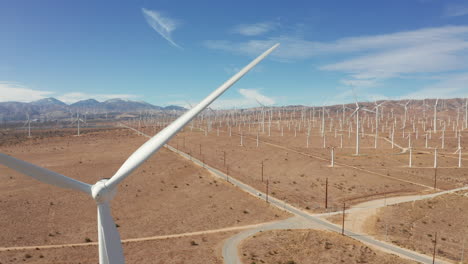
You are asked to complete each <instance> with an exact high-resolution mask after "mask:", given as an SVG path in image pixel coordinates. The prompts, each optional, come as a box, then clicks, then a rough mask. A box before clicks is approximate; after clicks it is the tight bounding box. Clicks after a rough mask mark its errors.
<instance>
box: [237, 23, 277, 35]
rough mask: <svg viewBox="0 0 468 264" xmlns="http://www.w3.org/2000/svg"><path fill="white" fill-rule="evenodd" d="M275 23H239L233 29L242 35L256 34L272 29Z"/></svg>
mask: <svg viewBox="0 0 468 264" xmlns="http://www.w3.org/2000/svg"><path fill="white" fill-rule="evenodd" d="M275 27H276V24H275V23H271V22H264V23H255V24H241V25H237V26H236V27H234V29H233V31H234V32H236V33H238V34H241V35H244V36H258V35H262V34H265V33H267V32H270V31H272V30H274V29H275Z"/></svg>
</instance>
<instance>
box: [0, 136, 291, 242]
mask: <svg viewBox="0 0 468 264" xmlns="http://www.w3.org/2000/svg"><path fill="white" fill-rule="evenodd" d="M144 140H145V138H143V137H141V136H137V135H135V133H133V132H131V131H129V130H127V129H122V130H109V131H102V132H93V133H88V134H85V135H83V136H81V137H75V136H61V137H47V138H42V139H38V138H33V139H30V140H27V141H24V142H23V143H19V144H15V145H8V146H1V147H0V151H1V152H3V153H6V154H9V155H12V156H15V157H17V158H20V159H23V160H26V161H29V162H32V163H34V164H37V165H40V166H44V167H46V168H49V169H51V170H53V171H56V172H59V173H62V174H64V175H67V176H69V177H72V178H75V179H78V180H82V181H84V182H88V183H94V182H96V181H98V180H99V179H101V178H105V177H110V176H112V175H113V173H114V172H115V171H116V170H117V169H118V167H119V166H120V165H121V164H122V163H123V162H124V160H125V159H126V158H127V157H128V155H129V154H130V153H132V152H133V151H134V150H135V149H136V148H138V147H139V146H140V145H141V144H142V143H143V142H144ZM0 182H2V184H1V185H0V211H1V212H2V214H0V223H1V230H2V232H0V246H1V247H7V246H25V245H42V244H66V243H81V242H85V241H86V240H87V239H89V240H91V241H96V240H97V233H96V205H95V203H94V201H93V200H92V199H91V198H90V197H87V196H86V195H85V194H82V193H78V192H74V191H69V190H65V189H61V188H57V187H54V186H49V185H47V184H42V183H40V182H37V181H36V180H34V179H31V178H29V177H26V176H23V175H20V174H18V173H16V172H14V171H12V170H10V169H7V168H5V167H3V166H2V167H0ZM112 213H113V215H114V219H115V220H116V223H117V224H118V225H119V231H120V233H121V236H122V238H123V239H126V238H137V237H144V236H154V235H164V234H174V233H185V232H193V231H201V230H210V229H218V228H223V227H230V226H241V225H247V224H255V223H261V222H265V221H271V220H278V219H281V218H284V217H286V216H287V214H286V213H284V212H283V211H280V210H277V209H275V208H273V207H271V206H269V205H268V204H266V203H265V202H262V201H261V200H260V199H256V198H254V197H252V196H249V195H246V194H245V193H243V192H242V191H240V190H238V189H236V188H233V187H232V185H230V184H228V183H225V182H220V181H219V180H215V179H214V178H213V177H212V176H211V175H209V173H208V172H206V171H205V170H204V169H202V168H199V167H196V166H195V165H192V163H190V162H189V161H187V160H185V159H183V158H181V157H179V156H178V155H176V154H174V153H172V152H170V151H168V150H166V149H162V150H161V151H160V152H158V153H157V154H156V155H155V156H154V157H152V158H151V159H149V160H148V161H147V162H146V163H145V164H144V165H143V166H142V167H141V168H140V169H138V170H137V171H136V172H134V173H133V175H131V176H130V177H129V178H127V179H126V180H125V181H124V182H123V183H122V184H121V185H120V187H119V190H118V192H117V195H116V197H115V199H114V200H113V202H112Z"/></svg>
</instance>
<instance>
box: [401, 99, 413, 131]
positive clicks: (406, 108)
mask: <svg viewBox="0 0 468 264" xmlns="http://www.w3.org/2000/svg"><path fill="white" fill-rule="evenodd" d="M410 102H411V100H408V102H406V104H399V105H401V106H403V107H404V108H405V115H404V119H403V127H402V129H405V128H406V115H407V113H408V104H409V103H410Z"/></svg>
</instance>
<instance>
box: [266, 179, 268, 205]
mask: <svg viewBox="0 0 468 264" xmlns="http://www.w3.org/2000/svg"><path fill="white" fill-rule="evenodd" d="M266 202H267V203H268V179H267V180H266Z"/></svg>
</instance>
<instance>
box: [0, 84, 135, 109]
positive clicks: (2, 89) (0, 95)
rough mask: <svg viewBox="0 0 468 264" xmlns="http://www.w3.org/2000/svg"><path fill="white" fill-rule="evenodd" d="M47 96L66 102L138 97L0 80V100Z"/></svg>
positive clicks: (19, 99) (34, 98)
mask: <svg viewBox="0 0 468 264" xmlns="http://www.w3.org/2000/svg"><path fill="white" fill-rule="evenodd" d="M47 97H55V98H57V99H58V100H60V101H62V102H64V103H68V104H70V103H75V102H77V101H80V100H86V99H91V98H92V99H96V100H98V101H105V100H108V99H112V98H120V99H135V98H139V96H138V95H134V94H89V93H82V92H71V93H65V94H60V93H57V92H52V91H42V90H36V89H31V88H29V87H26V86H24V85H22V84H19V83H15V82H0V102H8V101H15V102H32V101H36V100H39V99H43V98H47Z"/></svg>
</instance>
